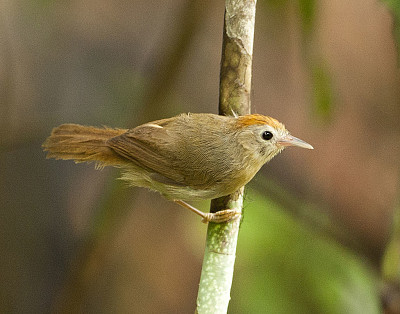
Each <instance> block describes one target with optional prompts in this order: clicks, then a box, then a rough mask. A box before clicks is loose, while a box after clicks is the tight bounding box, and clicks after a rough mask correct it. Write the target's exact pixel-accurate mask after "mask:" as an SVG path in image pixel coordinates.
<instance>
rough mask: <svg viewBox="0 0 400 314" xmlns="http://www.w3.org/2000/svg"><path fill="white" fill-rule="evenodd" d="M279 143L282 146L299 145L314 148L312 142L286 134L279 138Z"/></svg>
mask: <svg viewBox="0 0 400 314" xmlns="http://www.w3.org/2000/svg"><path fill="white" fill-rule="evenodd" d="M278 144H279V145H281V146H298V147H303V148H307V149H314V147H312V146H311V145H310V144H308V143H306V142H304V141H302V140H301V139H299V138H297V137H294V136H291V135H286V136H285V137H283V138H281V139H280V140H278Z"/></svg>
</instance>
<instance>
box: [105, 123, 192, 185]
mask: <svg viewBox="0 0 400 314" xmlns="http://www.w3.org/2000/svg"><path fill="white" fill-rule="evenodd" d="M171 123H172V124H173V119H172V118H170V119H163V120H158V121H154V122H150V123H147V124H143V125H140V126H138V127H136V128H134V129H131V130H129V131H127V132H126V133H124V134H121V135H119V136H116V137H113V138H111V139H110V140H108V142H107V144H108V145H109V147H111V148H112V149H113V150H114V151H115V152H116V153H118V154H119V155H121V156H123V157H125V158H126V159H128V160H130V161H132V162H133V163H134V164H136V165H137V166H139V167H141V168H144V169H146V170H148V171H149V173H150V174H151V176H152V178H153V179H154V180H156V181H159V182H161V183H167V184H170V185H185V178H184V176H183V175H182V174H181V173H180V172H179V171H177V169H176V167H174V165H176V164H177V163H178V162H179V155H177V153H178V152H177V150H176V149H175V147H177V145H179V143H177V141H179V138H176V137H174V136H171V132H168V131H167V128H166V127H167V126H168V125H170V124H171Z"/></svg>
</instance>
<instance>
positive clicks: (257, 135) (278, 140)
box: [236, 114, 313, 164]
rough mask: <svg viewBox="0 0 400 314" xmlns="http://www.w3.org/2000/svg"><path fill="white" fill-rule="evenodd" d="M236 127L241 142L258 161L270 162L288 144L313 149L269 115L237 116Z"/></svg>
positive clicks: (247, 151)
mask: <svg viewBox="0 0 400 314" xmlns="http://www.w3.org/2000/svg"><path fill="white" fill-rule="evenodd" d="M236 128H237V130H238V131H239V132H238V141H239V143H240V144H241V146H242V147H243V148H244V150H245V151H246V154H249V155H251V156H252V159H253V160H254V161H256V162H258V163H262V164H264V163H266V162H268V161H269V160H271V159H272V158H273V157H274V156H275V155H277V154H278V153H279V152H281V151H282V150H283V149H284V148H286V147H288V146H297V147H302V148H307V149H313V147H312V146H311V145H310V144H308V143H306V142H304V141H302V140H300V139H298V138H297V137H294V136H292V135H290V133H289V131H288V130H286V128H285V126H284V125H283V124H282V123H280V122H279V121H278V120H276V119H274V118H271V117H268V116H263V115H259V114H251V115H245V116H240V117H237V119H236Z"/></svg>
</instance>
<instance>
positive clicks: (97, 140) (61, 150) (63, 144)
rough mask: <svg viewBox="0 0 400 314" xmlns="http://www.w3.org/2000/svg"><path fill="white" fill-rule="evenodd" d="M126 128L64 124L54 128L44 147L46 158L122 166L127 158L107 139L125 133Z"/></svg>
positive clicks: (101, 165)
mask: <svg viewBox="0 0 400 314" xmlns="http://www.w3.org/2000/svg"><path fill="white" fill-rule="evenodd" d="M126 131H127V130H124V129H110V128H95V127H91V126H83V125H79V124H62V125H60V126H58V127H56V128H54V129H53V131H52V132H51V135H50V136H49V137H48V138H47V139H46V141H45V142H44V143H43V145H42V147H43V149H44V150H45V151H47V156H46V158H55V159H72V160H74V161H75V162H77V163H78V162H93V161H94V162H96V165H97V166H98V167H104V166H120V165H123V164H125V163H126V162H127V160H126V159H125V158H124V157H122V156H121V155H118V154H117V153H116V152H115V151H114V150H112V149H111V148H110V147H109V146H108V145H107V140H109V139H110V138H113V137H115V136H118V135H121V134H123V133H125V132H126Z"/></svg>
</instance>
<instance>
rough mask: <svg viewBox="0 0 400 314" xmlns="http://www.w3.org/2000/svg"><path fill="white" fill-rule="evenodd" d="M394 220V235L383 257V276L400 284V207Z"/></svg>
mask: <svg viewBox="0 0 400 314" xmlns="http://www.w3.org/2000/svg"><path fill="white" fill-rule="evenodd" d="M393 220H394V221H393V227H392V228H393V230H392V235H391V238H390V242H389V244H388V245H387V247H386V252H385V255H384V257H383V278H384V279H385V280H388V281H391V282H397V283H398V284H399V285H400V251H399V250H400V246H399V243H400V208H396V211H395V214H394V218H393Z"/></svg>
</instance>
